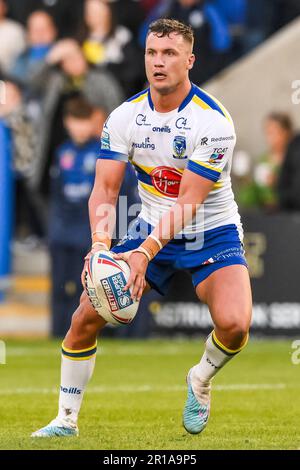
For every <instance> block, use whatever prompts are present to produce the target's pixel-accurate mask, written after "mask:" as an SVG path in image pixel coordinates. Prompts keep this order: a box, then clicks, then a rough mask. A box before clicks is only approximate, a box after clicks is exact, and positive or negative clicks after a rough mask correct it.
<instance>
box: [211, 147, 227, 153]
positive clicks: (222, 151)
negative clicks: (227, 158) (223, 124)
mask: <svg viewBox="0 0 300 470" xmlns="http://www.w3.org/2000/svg"><path fill="white" fill-rule="evenodd" d="M227 150H228V147H225V148H219V149H218V148H216V149H214V153H226V152H227Z"/></svg>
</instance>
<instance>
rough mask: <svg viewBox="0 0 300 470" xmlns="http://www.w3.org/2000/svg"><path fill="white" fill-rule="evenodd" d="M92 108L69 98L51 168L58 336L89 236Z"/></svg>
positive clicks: (95, 145) (73, 299)
mask: <svg viewBox="0 0 300 470" xmlns="http://www.w3.org/2000/svg"><path fill="white" fill-rule="evenodd" d="M94 112H95V109H94V108H93V106H92V105H91V104H89V103H88V102H87V101H86V100H85V99H84V98H81V97H77V98H72V99H70V100H69V101H67V102H66V103H65V106H64V126H65V128H66V130H67V132H68V134H69V139H68V140H66V141H65V142H64V143H63V144H62V145H61V146H60V147H59V148H58V149H57V150H56V152H55V161H54V165H53V167H52V168H51V177H52V178H51V180H52V184H51V195H50V216H49V245H50V255H51V276H52V293H51V309H52V334H53V335H54V336H64V335H65V333H66V332H67V330H68V325H69V323H70V321H71V316H72V314H73V311H74V309H75V308H76V305H77V304H78V301H79V297H80V295H81V293H82V285H81V271H82V260H83V259H84V257H85V255H86V253H87V251H88V247H89V245H90V240H91V233H90V223H89V214H88V199H89V196H90V193H91V191H92V188H93V184H94V177H95V166H96V161H97V157H98V153H99V139H96V138H95V137H94V120H93V113H94ZM103 123H104V120H103V122H102V125H103ZM99 124H100V123H99Z"/></svg>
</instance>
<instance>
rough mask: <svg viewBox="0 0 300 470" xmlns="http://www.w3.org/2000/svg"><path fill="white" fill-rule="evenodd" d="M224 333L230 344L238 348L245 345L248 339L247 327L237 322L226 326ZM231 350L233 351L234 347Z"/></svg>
mask: <svg viewBox="0 0 300 470" xmlns="http://www.w3.org/2000/svg"><path fill="white" fill-rule="evenodd" d="M225 332H226V336H227V337H228V339H229V340H230V342H232V344H234V345H235V346H237V347H239V346H240V345H242V344H244V343H245V341H246V339H247V337H248V334H249V326H248V325H246V324H243V323H242V322H238V321H237V322H231V323H230V324H228V326H227V328H226V330H225ZM233 349H235V347H234V348H233Z"/></svg>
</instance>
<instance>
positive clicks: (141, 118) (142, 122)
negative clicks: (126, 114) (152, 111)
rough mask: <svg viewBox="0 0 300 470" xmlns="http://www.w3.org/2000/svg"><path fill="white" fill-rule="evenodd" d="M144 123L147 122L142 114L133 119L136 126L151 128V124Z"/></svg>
mask: <svg viewBox="0 0 300 470" xmlns="http://www.w3.org/2000/svg"><path fill="white" fill-rule="evenodd" d="M146 121H147V116H145V115H144V114H138V115H137V117H136V118H135V122H136V124H137V125H138V126H151V124H150V123H148V122H146Z"/></svg>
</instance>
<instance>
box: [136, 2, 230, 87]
mask: <svg viewBox="0 0 300 470" xmlns="http://www.w3.org/2000/svg"><path fill="white" fill-rule="evenodd" d="M162 16H165V17H168V18H175V19H177V20H179V21H182V22H184V23H187V24H190V25H191V26H192V27H193V29H194V32H195V45H194V51H195V54H196V56H197V60H196V62H195V64H194V67H193V69H192V70H191V74H190V77H191V80H192V81H193V82H194V83H196V84H197V85H199V84H201V83H203V82H205V81H206V80H208V79H209V78H211V77H212V76H213V75H215V74H216V73H217V72H219V71H220V70H221V69H223V68H224V67H225V66H226V65H228V64H229V63H230V62H231V60H232V58H231V56H230V52H231V47H232V39H231V35H230V29H229V23H228V22H227V20H226V18H224V17H223V16H222V15H221V14H220V11H219V9H218V8H217V6H216V5H215V3H214V2H210V1H205V0H164V1H161V3H160V4H158V6H156V7H155V8H154V11H152V12H150V15H149V17H148V19H147V20H146V21H145V22H144V24H143V25H142V26H141V30H140V36H139V37H140V42H141V44H143V43H144V42H145V39H146V33H147V30H148V26H149V23H150V22H152V21H154V20H156V19H157V18H159V17H162Z"/></svg>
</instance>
